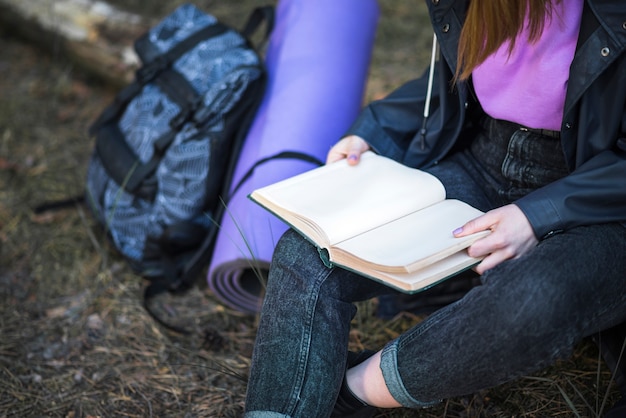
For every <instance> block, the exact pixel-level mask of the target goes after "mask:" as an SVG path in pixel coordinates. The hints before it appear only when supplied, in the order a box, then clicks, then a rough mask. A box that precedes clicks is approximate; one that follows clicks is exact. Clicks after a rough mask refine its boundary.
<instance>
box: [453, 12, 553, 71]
mask: <svg viewBox="0 0 626 418" xmlns="http://www.w3.org/2000/svg"><path fill="white" fill-rule="evenodd" d="M556 1H560V0H556ZM552 3H553V1H552V0H471V1H470V4H469V7H468V9H467V18H466V19H465V23H464V24H463V29H462V30H461V37H460V39H459V50H458V65H457V69H456V74H455V77H454V78H455V80H466V79H467V78H468V77H469V76H470V75H471V74H472V71H473V70H474V68H476V67H477V66H478V65H480V64H481V63H482V62H483V61H484V60H485V59H486V58H487V57H488V56H489V55H491V54H493V53H494V52H495V51H497V50H498V48H500V46H501V45H502V44H503V43H504V42H506V41H509V42H510V43H509V53H510V52H511V51H513V48H514V47H515V39H516V37H517V35H519V34H520V32H521V31H522V30H523V29H524V25H525V23H526V18H527V17H528V29H529V35H528V41H529V42H534V41H536V40H538V39H539V37H540V36H541V31H542V30H543V25H544V22H545V19H546V16H551V15H552Z"/></svg>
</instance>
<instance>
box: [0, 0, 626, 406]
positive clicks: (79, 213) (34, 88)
mask: <svg viewBox="0 0 626 418" xmlns="http://www.w3.org/2000/svg"><path fill="white" fill-rule="evenodd" d="M118 3H120V4H122V5H125V6H126V7H129V8H131V9H132V10H134V11H138V12H142V13H146V14H149V15H151V16H155V17H158V16H164V15H165V14H166V13H167V12H168V11H170V10H171V9H173V8H174V7H175V5H176V4H177V2H176V1H165V0H160V1H147V0H134V1H123V0H120V1H119V2H118ZM380 3H381V19H380V23H379V29H378V36H377V39H376V44H375V46H374V52H373V59H372V66H371V71H370V78H369V81H368V85H367V91H366V94H365V101H368V100H371V99H375V98H378V97H382V96H383V95H385V94H386V93H388V92H389V91H390V90H391V89H392V88H394V87H396V86H398V85H399V84H400V83H401V82H402V81H404V80H407V79H409V78H411V77H415V76H416V75H418V74H419V73H421V71H422V69H423V68H424V67H425V66H426V60H427V57H428V53H429V51H430V42H431V38H430V35H429V29H428V27H429V26H428V24H427V22H426V20H425V9H424V7H423V4H422V3H421V2H417V1H415V0H385V1H382V2H380ZM198 4H199V5H200V6H201V7H203V8H204V9H205V10H206V11H208V12H210V13H213V14H215V15H216V16H218V17H219V18H222V19H223V20H225V21H227V22H231V23H233V24H236V22H243V19H244V17H245V16H246V14H247V13H248V11H249V10H251V7H252V6H253V5H256V4H259V2H258V1H255V0H245V1H244V0H241V1H233V0H229V1H221V2H219V1H211V0H205V1H204V2H199V3H198ZM114 94H115V91H114V89H112V88H111V87H108V86H106V85H103V84H102V83H101V82H99V81H98V80H96V79H93V78H91V77H90V75H88V74H85V73H83V72H82V70H81V69H80V68H77V67H76V66H74V65H73V64H72V63H71V62H69V61H68V60H67V59H66V57H64V56H62V55H61V54H60V53H59V52H58V51H54V50H42V49H39V48H38V47H37V46H36V45H33V44H30V43H26V42H25V41H23V40H22V39H19V38H17V37H15V36H14V35H13V34H11V33H7V32H1V31H0V417H44V416H46V417H66V418H75V417H76V418H79V417H114V416H125V417H239V416H241V415H242V411H243V403H244V396H245V391H246V378H247V373H248V368H249V365H250V355H251V351H252V346H253V343H254V338H255V332H256V323H257V317H256V316H254V315H246V314H242V313H239V312H236V311H233V310H231V309H229V308H227V307H226V306H224V305H223V304H222V303H220V300H219V299H218V298H216V297H215V296H214V295H213V294H211V292H210V291H209V290H208V289H206V286H198V287H197V288H194V289H192V291H190V292H189V293H187V294H185V295H184V296H181V297H171V301H168V303H170V304H171V306H172V309H175V310H176V312H177V313H178V315H179V317H183V318H184V319H185V320H186V324H187V325H188V326H189V327H191V329H193V332H192V334H191V335H190V336H181V335H178V334H176V333H172V332H169V331H168V330H167V329H164V328H162V327H160V326H159V325H158V324H156V323H155V322H154V321H153V320H152V318H151V317H150V316H148V315H147V314H146V312H145V310H144V308H143V306H142V289H143V286H144V283H143V282H142V280H141V279H140V278H139V277H137V276H136V275H134V274H133V273H132V271H131V270H130V268H129V267H128V266H127V265H126V264H125V262H124V260H123V259H122V258H121V257H120V256H119V254H118V253H116V251H115V250H114V249H113V248H112V247H111V246H110V244H109V243H108V242H107V240H106V238H105V236H104V233H103V231H102V229H101V228H100V227H99V226H98V225H97V223H96V222H95V221H94V219H93V218H92V216H91V214H90V213H89V211H88V210H87V209H86V208H85V207H84V206H82V205H80V204H77V205H75V206H72V207H71V208H68V209H65V210H60V211H54V212H50V213H45V214H41V215H36V214H34V213H33V208H34V207H35V206H37V205H38V204H40V203H42V202H45V201H50V200H56V199H62V198H65V197H68V196H74V195H77V194H80V193H82V191H83V189H84V179H85V171H86V167H87V164H88V161H89V156H90V153H91V150H92V147H93V143H92V142H91V140H90V139H89V138H88V137H87V135H86V129H87V126H88V125H89V123H90V122H91V121H93V119H94V118H95V117H96V116H97V115H98V114H99V112H100V111H101V110H102V108H103V107H104V106H105V105H106V104H107V103H109V102H110V101H111V100H112V98H113V96H114ZM201 284H202V283H201ZM166 297H169V296H166ZM375 310H376V302H375V301H372V302H364V303H362V304H360V305H359V313H358V314H357V317H356V318H355V320H354V329H353V332H352V334H351V344H352V345H353V346H355V347H357V346H366V347H368V348H378V347H381V346H382V345H383V344H384V343H385V341H387V340H388V339H390V338H392V337H394V336H395V335H398V334H399V333H400V332H402V331H403V330H405V329H407V328H408V327H410V326H412V325H414V324H416V323H417V322H419V321H420V320H421V319H422V318H420V317H417V316H413V315H410V314H402V315H399V316H397V317H395V318H393V319H390V320H383V319H380V318H378V317H377V316H376V314H375ZM481 343H485V344H488V342H481ZM616 397H617V391H616V388H615V386H614V384H613V383H612V381H611V376H610V373H609V372H608V370H607V368H606V366H605V364H604V363H603V362H602V360H601V359H600V358H599V356H598V351H597V349H596V348H595V346H594V345H593V344H592V343H591V342H584V343H582V344H580V345H579V346H578V347H577V349H576V350H575V352H574V353H573V355H572V356H571V358H569V359H566V360H563V361H561V362H559V363H557V364H556V365H554V366H552V367H550V368H548V369H546V370H542V371H540V372H538V373H536V374H533V375H530V376H527V377H525V378H523V379H520V380H517V381H515V382H512V383H509V384H506V385H503V386H500V387H498V388H495V389H492V390H489V391H485V392H481V393H477V394H474V395H472V396H467V397H462V398H457V399H450V400H447V401H445V402H443V403H442V404H441V405H439V406H437V407H434V408H431V409H425V410H420V411H409V410H397V411H393V412H391V411H380V413H379V415H378V417H397V418H399V417H548V416H549V417H570V416H572V417H576V416H578V417H596V416H598V415H597V414H598V412H599V411H600V410H601V409H602V408H603V405H605V406H604V409H605V410H606V405H611V404H612V402H614V401H615V399H616Z"/></svg>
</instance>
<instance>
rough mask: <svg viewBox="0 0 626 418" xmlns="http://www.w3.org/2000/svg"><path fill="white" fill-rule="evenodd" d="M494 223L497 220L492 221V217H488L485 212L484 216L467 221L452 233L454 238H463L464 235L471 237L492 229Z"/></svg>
mask: <svg viewBox="0 0 626 418" xmlns="http://www.w3.org/2000/svg"><path fill="white" fill-rule="evenodd" d="M496 223H497V220H496V219H493V218H492V216H490V214H489V212H487V213H486V214H484V215H481V216H479V217H478V218H475V219H472V220H471V221H468V222H467V223H465V224H464V225H463V226H461V227H459V228H457V229H455V230H454V231H453V232H452V233H453V234H454V236H455V237H464V236H466V235H471V234H474V233H476V232H480V231H486V230H488V229H492V228H493V226H494V225H495V224H496Z"/></svg>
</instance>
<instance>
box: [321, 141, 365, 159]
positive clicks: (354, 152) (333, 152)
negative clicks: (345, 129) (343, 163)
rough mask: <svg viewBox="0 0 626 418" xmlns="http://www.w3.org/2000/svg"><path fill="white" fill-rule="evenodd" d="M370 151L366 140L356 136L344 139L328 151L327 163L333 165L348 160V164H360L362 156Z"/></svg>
mask: <svg viewBox="0 0 626 418" xmlns="http://www.w3.org/2000/svg"><path fill="white" fill-rule="evenodd" d="M368 149H369V145H368V144H367V142H365V140H364V139H363V138H361V137H359V136H356V135H350V136H347V137H344V138H342V139H341V140H340V141H339V142H337V143H336V144H335V145H333V147H332V148H331V149H330V151H328V154H327V156H326V163H327V164H328V163H333V162H336V161H339V160H343V159H346V158H347V159H348V164H350V165H355V164H358V162H359V160H360V158H361V154H362V153H363V152H365V151H367V150H368Z"/></svg>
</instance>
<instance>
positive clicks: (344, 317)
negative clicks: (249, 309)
mask: <svg viewBox="0 0 626 418" xmlns="http://www.w3.org/2000/svg"><path fill="white" fill-rule="evenodd" d="M528 141H534V142H532V143H531V144H529V142H528ZM494 148H496V149H495V150H494ZM485 151H488V152H485ZM485 155H488V156H489V158H485ZM560 155H561V153H560V146H559V144H558V139H555V138H549V137H544V136H541V135H538V134H536V133H533V132H527V131H521V130H519V129H516V128H514V127H513V128H511V127H509V126H507V125H504V126H502V125H499V124H495V123H493V124H492V123H490V125H489V126H487V129H486V130H485V131H484V132H483V133H482V134H479V135H478V136H477V138H476V139H475V140H474V142H473V144H472V146H471V147H470V148H469V149H467V150H464V151H462V152H460V153H458V154H455V155H453V156H451V157H450V158H448V159H447V160H444V161H443V162H441V163H440V164H438V165H437V166H434V167H433V168H431V169H428V170H427V171H430V172H431V173H432V174H434V175H436V176H437V177H438V178H439V179H440V180H442V182H443V183H444V185H445V187H446V190H447V192H448V197H450V198H457V199H461V200H464V201H466V202H468V203H470V204H472V205H473V206H475V207H477V208H479V209H481V210H483V211H486V210H489V209H491V208H495V207H499V206H502V205H505V204H508V203H511V202H513V201H514V200H515V199H516V198H518V197H520V196H523V195H524V194H526V193H528V192H529V191H532V190H534V189H535V188H537V187H541V186H542V185H543V184H546V183H548V182H550V181H553V180H555V179H557V178H559V177H561V176H563V175H566V172H567V171H566V169H565V164H564V162H563V161H561V160H562V158H561V157H560ZM546 160H548V161H547V163H545V164H543V162H546ZM550 160H552V161H550ZM529 174H530V175H529ZM625 272H626V228H624V227H623V226H622V225H621V224H599V225H590V226H583V227H577V228H572V229H570V230H567V231H565V232H563V233H560V234H557V235H553V236H551V237H550V238H548V239H544V240H542V241H541V242H539V244H538V245H537V246H536V247H535V248H533V249H532V250H531V251H529V252H527V253H526V254H524V255H523V256H522V257H520V258H517V259H512V260H508V261H505V262H503V263H501V264H499V265H498V266H496V267H495V268H493V269H491V270H489V271H487V272H486V273H484V274H483V275H482V276H481V277H480V284H479V285H477V286H475V287H474V288H472V289H471V290H470V291H469V292H467V293H466V294H465V296H463V297H462V298H461V299H459V300H458V301H456V302H454V303H451V304H449V305H447V306H445V307H443V308H441V309H439V310H437V311H436V312H434V313H433V314H431V315H430V316H428V317H427V318H426V319H425V320H424V321H423V322H421V323H419V324H417V325H416V326H415V327H413V328H412V329H410V330H408V331H407V332H405V333H403V334H402V335H400V336H399V337H398V338H396V339H394V340H393V341H390V342H389V343H388V344H387V345H386V346H385V347H384V349H383V354H382V359H381V369H382V372H383V376H384V378H385V383H386V385H387V388H388V389H389V391H390V393H391V394H392V396H393V397H394V398H395V399H396V400H397V401H398V402H399V403H401V404H402V405H403V406H405V407H413V408H418V407H424V406H429V405H433V404H435V403H437V402H439V401H440V400H442V399H445V398H450V397H455V396H461V395H467V394H472V393H476V392H478V391H480V390H482V389H486V388H489V387H493V386H496V385H499V384H502V383H504V382H507V381H510V380H512V379H515V378H518V377H521V376H523V375H527V374H529V373H533V372H535V371H537V370H539V369H541V368H544V367H546V366H548V365H550V364H552V363H553V362H554V361H555V360H557V359H561V358H567V357H568V356H570V355H571V353H572V350H573V348H574V346H575V345H576V344H577V343H578V342H580V341H581V340H582V339H583V338H584V337H586V336H590V335H592V334H595V333H597V332H599V331H601V330H603V329H606V328H609V327H611V326H614V325H616V324H618V323H620V322H622V321H624V320H626V286H625V284H626V273H625ZM393 292H394V291H393V290H391V289H390V288H388V287H386V286H384V285H381V284H379V283H377V282H374V281H372V280H368V279H366V278H363V277H361V276H358V275H356V274H354V273H351V272H349V271H346V270H343V269H340V268H332V269H329V268H327V267H325V266H324V264H323V263H322V262H321V260H320V258H319V254H318V252H317V249H316V248H315V247H313V246H312V245H311V244H309V243H308V242H307V241H306V240H304V239H303V238H302V237H301V236H300V235H298V234H297V233H295V232H293V231H288V232H287V233H286V234H285V235H284V236H283V237H282V238H281V240H280V242H279V243H278V245H277V248H276V252H275V254H274V259H273V261H272V266H271V269H270V275H269V280H268V285H267V291H266V297H265V300H264V305H263V310H262V314H261V321H260V325H259V329H258V335H257V341H256V345H255V349H254V354H253V359H252V368H251V372H250V379H249V385H248V393H247V399H246V414H245V417H247V418H263V417H267V418H270V417H283V418H284V417H307V418H310V417H327V416H329V415H330V412H331V411H332V408H333V405H334V402H335V399H336V397H337V393H338V391H339V388H340V386H341V382H342V379H343V376H344V373H345V367H346V358H347V347H348V336H349V330H350V321H351V319H352V318H353V317H354V315H355V313H356V308H355V305H354V302H356V301H362V300H366V299H369V298H373V297H376V296H380V295H385V294H387V295H388V294H392V293H393Z"/></svg>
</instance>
